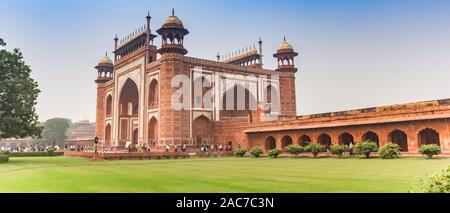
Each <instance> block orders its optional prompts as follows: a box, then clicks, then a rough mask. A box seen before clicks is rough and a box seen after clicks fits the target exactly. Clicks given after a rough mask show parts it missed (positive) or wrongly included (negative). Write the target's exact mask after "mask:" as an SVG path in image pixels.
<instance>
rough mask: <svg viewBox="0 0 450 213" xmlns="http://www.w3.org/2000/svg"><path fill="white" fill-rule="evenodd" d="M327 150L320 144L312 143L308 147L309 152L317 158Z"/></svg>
mask: <svg viewBox="0 0 450 213" xmlns="http://www.w3.org/2000/svg"><path fill="white" fill-rule="evenodd" d="M324 150H325V146H324V145H322V144H318V143H311V144H309V145H308V146H307V147H306V151H307V152H311V153H312V154H313V156H314V157H317V155H319V153H321V152H323V151H324Z"/></svg>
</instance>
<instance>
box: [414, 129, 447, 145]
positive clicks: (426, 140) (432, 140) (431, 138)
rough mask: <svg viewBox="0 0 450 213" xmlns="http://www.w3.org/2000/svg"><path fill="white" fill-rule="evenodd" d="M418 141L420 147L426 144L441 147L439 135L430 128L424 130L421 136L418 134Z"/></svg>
mask: <svg viewBox="0 0 450 213" xmlns="http://www.w3.org/2000/svg"><path fill="white" fill-rule="evenodd" d="M417 140H418V141H419V147H420V146H421V145H425V144H436V145H438V146H440V144H441V143H440V140H439V133H438V132H437V131H436V130H434V129H430V128H425V129H422V130H421V131H420V132H419V134H417Z"/></svg>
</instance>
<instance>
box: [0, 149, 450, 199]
mask: <svg viewBox="0 0 450 213" xmlns="http://www.w3.org/2000/svg"><path fill="white" fill-rule="evenodd" d="M448 165H450V159H449V158H440V159H431V160H428V159H424V158H402V159H397V160H381V159H378V158H373V159H368V160H366V159H336V158H321V159H311V158H301V159H290V158H281V159H270V158H259V159H256V158H231V157H230V158H211V159H205V158H203V159H177V160H141V161H97V162H91V161H90V160H87V159H82V158H69V157H34V158H26V157H25V158H10V162H9V163H5V164H0V192H407V191H408V190H410V189H411V187H412V184H414V183H416V182H417V181H418V180H419V179H420V178H422V177H424V176H425V175H426V174H430V173H433V172H437V171H441V170H443V169H446V168H447V166H448Z"/></svg>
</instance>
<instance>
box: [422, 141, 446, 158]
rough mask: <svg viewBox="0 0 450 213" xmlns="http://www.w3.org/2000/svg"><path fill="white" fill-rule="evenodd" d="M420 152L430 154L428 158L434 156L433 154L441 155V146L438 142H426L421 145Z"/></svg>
mask: <svg viewBox="0 0 450 213" xmlns="http://www.w3.org/2000/svg"><path fill="white" fill-rule="evenodd" d="M419 152H420V153H421V154H422V155H426V156H428V158H432V157H433V155H439V154H440V153H441V147H439V146H438V145H436V144H426V145H422V146H420V148H419Z"/></svg>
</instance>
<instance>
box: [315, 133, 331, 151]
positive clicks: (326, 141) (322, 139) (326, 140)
mask: <svg viewBox="0 0 450 213" xmlns="http://www.w3.org/2000/svg"><path fill="white" fill-rule="evenodd" d="M317 143H319V144H322V145H324V146H325V148H327V149H328V148H330V146H331V137H330V136H329V135H328V134H321V135H319V137H318V138H317Z"/></svg>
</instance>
